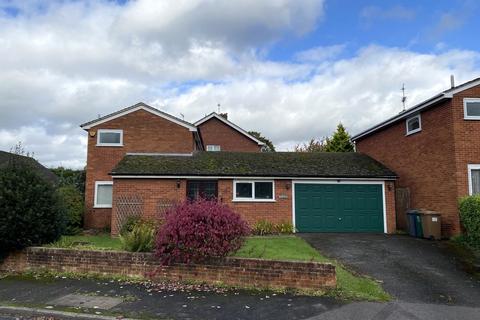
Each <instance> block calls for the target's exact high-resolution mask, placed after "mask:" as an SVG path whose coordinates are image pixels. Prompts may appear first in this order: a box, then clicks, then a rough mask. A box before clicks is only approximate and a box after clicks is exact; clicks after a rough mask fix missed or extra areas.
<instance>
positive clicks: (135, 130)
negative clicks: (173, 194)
mask: <svg viewBox="0 0 480 320" xmlns="http://www.w3.org/2000/svg"><path fill="white" fill-rule="evenodd" d="M98 129H122V130H123V144H124V146H123V147H97V146H96V144H97V135H95V136H94V137H92V136H90V134H89V135H88V149H87V176H86V185H85V207H86V210H85V227H86V228H104V227H109V226H110V221H111V213H112V209H99V208H94V207H93V205H94V192H95V181H110V180H112V178H111V176H109V175H108V173H109V172H110V171H111V169H113V167H114V166H115V165H116V164H117V163H118V161H120V159H122V157H123V156H124V155H125V153H127V152H175V153H190V152H192V151H193V150H194V139H193V133H192V132H191V131H189V130H188V129H187V128H185V127H182V126H180V125H178V124H175V123H173V122H171V121H168V120H166V119H163V118H161V117H159V116H156V115H153V114H151V113H150V112H147V111H144V110H138V111H135V112H132V113H130V114H127V115H125V116H122V117H119V118H117V119H113V120H111V121H108V122H105V123H102V124H99V125H98V126H96V127H93V128H91V129H90V130H89V133H90V132H96V131H97V130H98Z"/></svg>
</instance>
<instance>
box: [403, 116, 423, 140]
mask: <svg viewBox="0 0 480 320" xmlns="http://www.w3.org/2000/svg"><path fill="white" fill-rule="evenodd" d="M406 124H407V136H408V135H409V134H412V133H415V132H419V131H422V118H421V117H420V115H419V114H418V115H416V116H413V117H411V118H408V119H407V121H406Z"/></svg>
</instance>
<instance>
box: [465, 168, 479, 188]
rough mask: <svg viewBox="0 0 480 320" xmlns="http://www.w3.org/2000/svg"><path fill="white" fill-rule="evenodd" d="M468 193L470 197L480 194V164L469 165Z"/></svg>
mask: <svg viewBox="0 0 480 320" xmlns="http://www.w3.org/2000/svg"><path fill="white" fill-rule="evenodd" d="M468 191H469V193H470V195H474V194H479V193H480V164H469V165H468Z"/></svg>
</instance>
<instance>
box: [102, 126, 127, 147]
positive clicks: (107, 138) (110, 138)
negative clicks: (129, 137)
mask: <svg viewBox="0 0 480 320" xmlns="http://www.w3.org/2000/svg"><path fill="white" fill-rule="evenodd" d="M97 146H105V147H121V146H123V130H113V129H99V130H98V131H97Z"/></svg>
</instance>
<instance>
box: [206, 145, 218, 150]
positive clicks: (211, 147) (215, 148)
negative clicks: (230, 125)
mask: <svg viewBox="0 0 480 320" xmlns="http://www.w3.org/2000/svg"><path fill="white" fill-rule="evenodd" d="M220 149H221V148H220V146H219V145H214V144H209V145H207V151H220Z"/></svg>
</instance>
